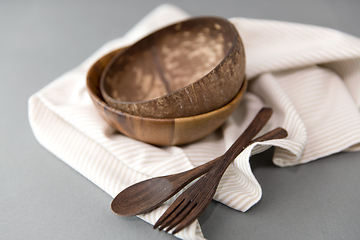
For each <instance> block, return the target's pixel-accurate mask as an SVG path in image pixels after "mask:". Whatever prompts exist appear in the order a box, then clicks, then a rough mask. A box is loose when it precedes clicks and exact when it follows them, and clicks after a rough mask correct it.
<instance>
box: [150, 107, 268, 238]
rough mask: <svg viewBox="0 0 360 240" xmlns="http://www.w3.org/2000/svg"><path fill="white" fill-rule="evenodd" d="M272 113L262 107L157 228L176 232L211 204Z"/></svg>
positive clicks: (175, 202) (168, 212)
mask: <svg viewBox="0 0 360 240" xmlns="http://www.w3.org/2000/svg"><path fill="white" fill-rule="evenodd" d="M271 114H272V109H270V108H263V109H261V110H260V111H259V113H258V114H257V116H256V117H255V118H254V120H253V121H252V122H251V124H250V125H249V126H248V127H247V129H246V130H245V131H244V132H243V134H242V135H241V136H240V137H239V138H238V139H237V140H236V142H235V143H234V144H233V145H232V146H231V147H230V148H229V149H228V150H227V151H226V153H225V154H224V155H223V156H222V159H221V160H220V161H219V162H218V164H217V165H215V166H213V167H212V168H211V169H210V171H209V172H207V173H206V174H204V175H203V176H202V177H201V178H200V179H199V180H198V181H197V182H195V183H194V184H193V185H191V186H190V187H189V188H188V189H187V190H185V191H184V192H183V193H182V194H181V195H180V196H179V197H178V198H177V199H176V200H175V201H174V202H173V203H172V204H171V205H170V207H169V208H168V209H167V210H166V211H165V213H164V214H163V215H162V216H161V217H160V218H159V220H158V221H157V222H156V223H155V225H154V228H159V230H162V229H165V228H166V229H165V231H166V232H168V231H170V230H171V229H173V228H174V227H176V226H177V227H176V229H175V230H174V231H173V232H172V234H176V233H177V232H179V231H181V230H182V229H184V228H185V227H187V226H188V225H190V224H191V223H192V222H193V221H195V219H197V217H198V216H200V215H201V213H202V212H203V211H204V210H205V209H206V207H207V206H208V205H209V204H210V202H211V200H212V198H213V196H214V194H215V192H216V189H217V187H218V185H219V182H220V179H221V178H222V176H223V174H224V173H225V171H226V169H227V168H228V166H229V165H230V164H231V162H232V161H233V160H234V159H235V158H236V157H237V156H238V155H239V154H240V153H241V152H242V151H243V150H244V148H245V147H246V146H247V145H248V143H249V142H250V141H251V139H252V138H253V137H255V135H256V134H257V133H258V132H260V130H261V129H262V128H263V127H264V126H265V124H266V123H267V121H268V120H269V118H270V116H271Z"/></svg>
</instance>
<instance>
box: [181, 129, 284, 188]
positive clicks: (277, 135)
mask: <svg viewBox="0 0 360 240" xmlns="http://www.w3.org/2000/svg"><path fill="white" fill-rule="evenodd" d="M287 135H288V133H287V131H286V130H285V129H283V128H281V127H278V128H275V129H273V130H271V131H269V132H267V133H265V134H264V135H261V136H260V137H257V138H255V139H254V140H252V141H250V142H249V143H248V144H247V146H246V147H248V146H250V145H251V144H253V143H256V142H264V141H267V140H273V139H282V138H285V137H287ZM246 147H245V148H246ZM222 157H223V155H221V156H219V157H217V158H215V159H213V160H211V161H209V162H206V163H204V164H202V165H199V166H197V167H195V168H193V169H190V170H188V171H186V172H194V174H193V176H192V177H191V178H189V182H191V181H193V180H194V179H195V178H197V177H199V176H201V175H203V174H205V173H207V172H208V171H209V170H210V169H211V168H212V167H213V166H214V165H216V164H217V162H218V161H219V160H220V159H221V158H222ZM195 169H196V172H195V171H194V170H195ZM186 176H187V177H189V175H188V174H187V175H186Z"/></svg>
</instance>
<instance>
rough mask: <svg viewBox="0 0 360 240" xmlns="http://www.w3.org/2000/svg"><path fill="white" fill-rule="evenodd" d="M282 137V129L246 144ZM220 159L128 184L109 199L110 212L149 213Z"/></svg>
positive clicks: (124, 214)
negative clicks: (183, 170) (171, 173)
mask: <svg viewBox="0 0 360 240" xmlns="http://www.w3.org/2000/svg"><path fill="white" fill-rule="evenodd" d="M286 136H287V132H286V130H285V129H283V128H276V129H274V130H272V131H270V132H268V133H265V134H264V135H262V136H260V137H258V138H256V139H254V140H252V141H251V142H250V143H249V144H248V145H250V144H252V143H254V142H263V141H267V140H272V139H281V138H285V137H286ZM221 157H222V156H220V157H218V158H215V159H214V160H212V161H209V162H207V163H205V164H203V165H200V166H198V167H196V168H193V169H191V170H188V171H185V172H180V173H177V174H173V175H168V176H162V177H155V178H151V179H147V180H145V181H142V182H139V183H136V184H134V185H131V186H130V187H128V188H126V189H124V190H123V191H122V192H120V193H119V194H118V195H117V196H116V197H115V198H114V199H113V201H112V203H111V209H112V210H113V212H114V213H116V214H117V215H121V216H135V215H139V214H142V213H146V212H149V211H151V210H153V209H155V208H157V207H159V206H160V205H161V204H163V203H164V202H165V201H167V200H168V199H170V198H171V197H172V196H174V195H175V194H176V193H178V192H179V191H180V190H181V189H183V188H184V187H185V186H186V185H188V184H189V183H190V182H192V181H193V180H195V179H196V178H198V177H200V176H202V175H203V174H205V173H206V172H208V171H209V170H210V169H211V168H212V167H213V166H214V165H216V164H218V162H219V160H221Z"/></svg>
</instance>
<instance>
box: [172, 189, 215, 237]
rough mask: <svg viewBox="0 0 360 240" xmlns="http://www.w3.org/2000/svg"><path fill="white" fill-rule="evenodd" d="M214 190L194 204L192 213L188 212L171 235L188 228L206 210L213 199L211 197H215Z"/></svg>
mask: <svg viewBox="0 0 360 240" xmlns="http://www.w3.org/2000/svg"><path fill="white" fill-rule="evenodd" d="M215 192H216V188H215V189H212V190H211V191H210V192H209V193H208V195H207V197H205V198H204V199H202V200H200V201H199V202H198V203H197V204H195V206H196V208H193V209H192V211H190V212H189V214H187V215H186V216H185V217H184V218H182V219H181V222H180V223H179V224H178V226H177V227H176V228H175V230H174V231H173V232H172V234H176V233H178V232H180V231H181V230H183V229H184V228H186V227H187V226H189V225H190V224H191V223H193V222H194V221H195V220H196V219H197V218H198V217H199V216H200V215H201V214H202V213H203V212H204V211H205V209H206V208H207V206H208V205H209V204H210V202H211V200H212V199H213V196H214V195H215Z"/></svg>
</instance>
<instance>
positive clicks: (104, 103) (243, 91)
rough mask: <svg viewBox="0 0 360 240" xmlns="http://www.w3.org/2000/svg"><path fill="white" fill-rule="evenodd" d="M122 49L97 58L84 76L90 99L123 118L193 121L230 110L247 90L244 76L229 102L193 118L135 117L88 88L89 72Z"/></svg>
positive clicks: (246, 81)
mask: <svg viewBox="0 0 360 240" xmlns="http://www.w3.org/2000/svg"><path fill="white" fill-rule="evenodd" d="M123 48H124V47H123ZM123 48H119V49H115V50H113V51H111V52H108V53H107V54H105V55H103V56H102V57H101V58H99V59H98V60H97V61H96V62H95V63H94V64H92V65H91V67H90V68H89V70H88V71H87V74H86V88H87V92H88V93H89V95H90V97H91V98H92V99H94V100H95V101H96V102H97V103H98V104H100V105H101V106H102V107H103V108H104V109H105V110H108V111H111V112H114V113H116V114H118V115H122V116H124V117H128V118H133V119H138V120H145V121H157V122H172V121H175V120H181V121H190V120H194V119H197V118H206V117H207V116H209V115H212V114H215V113H217V112H220V111H226V110H227V109H228V108H230V107H231V106H232V105H233V104H235V103H236V102H240V100H241V99H242V98H243V95H244V94H245V91H246V89H247V85H248V80H247V78H246V76H244V79H243V83H242V85H241V87H240V90H239V92H238V93H237V94H236V96H235V97H234V98H233V99H232V100H231V101H230V102H228V103H227V104H225V105H224V106H222V107H220V108H218V109H215V110H213V111H210V112H206V113H202V114H198V115H194V116H189V117H181V118H151V117H141V116H137V115H132V114H129V113H127V112H123V111H121V110H119V109H116V108H114V107H111V106H110V105H108V104H107V103H106V102H105V101H104V100H102V99H101V98H100V97H99V96H98V95H97V94H96V93H95V92H94V91H93V90H92V88H91V87H90V86H89V85H90V73H91V71H92V70H93V69H94V68H95V67H96V66H97V65H98V64H99V63H100V61H101V60H102V59H103V58H104V57H106V56H108V55H110V54H112V53H114V52H116V51H121V50H122V49H123ZM98 81H100V79H98ZM99 94H100V96H101V97H102V95H101V92H100V89H99ZM102 98H103V97H102Z"/></svg>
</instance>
